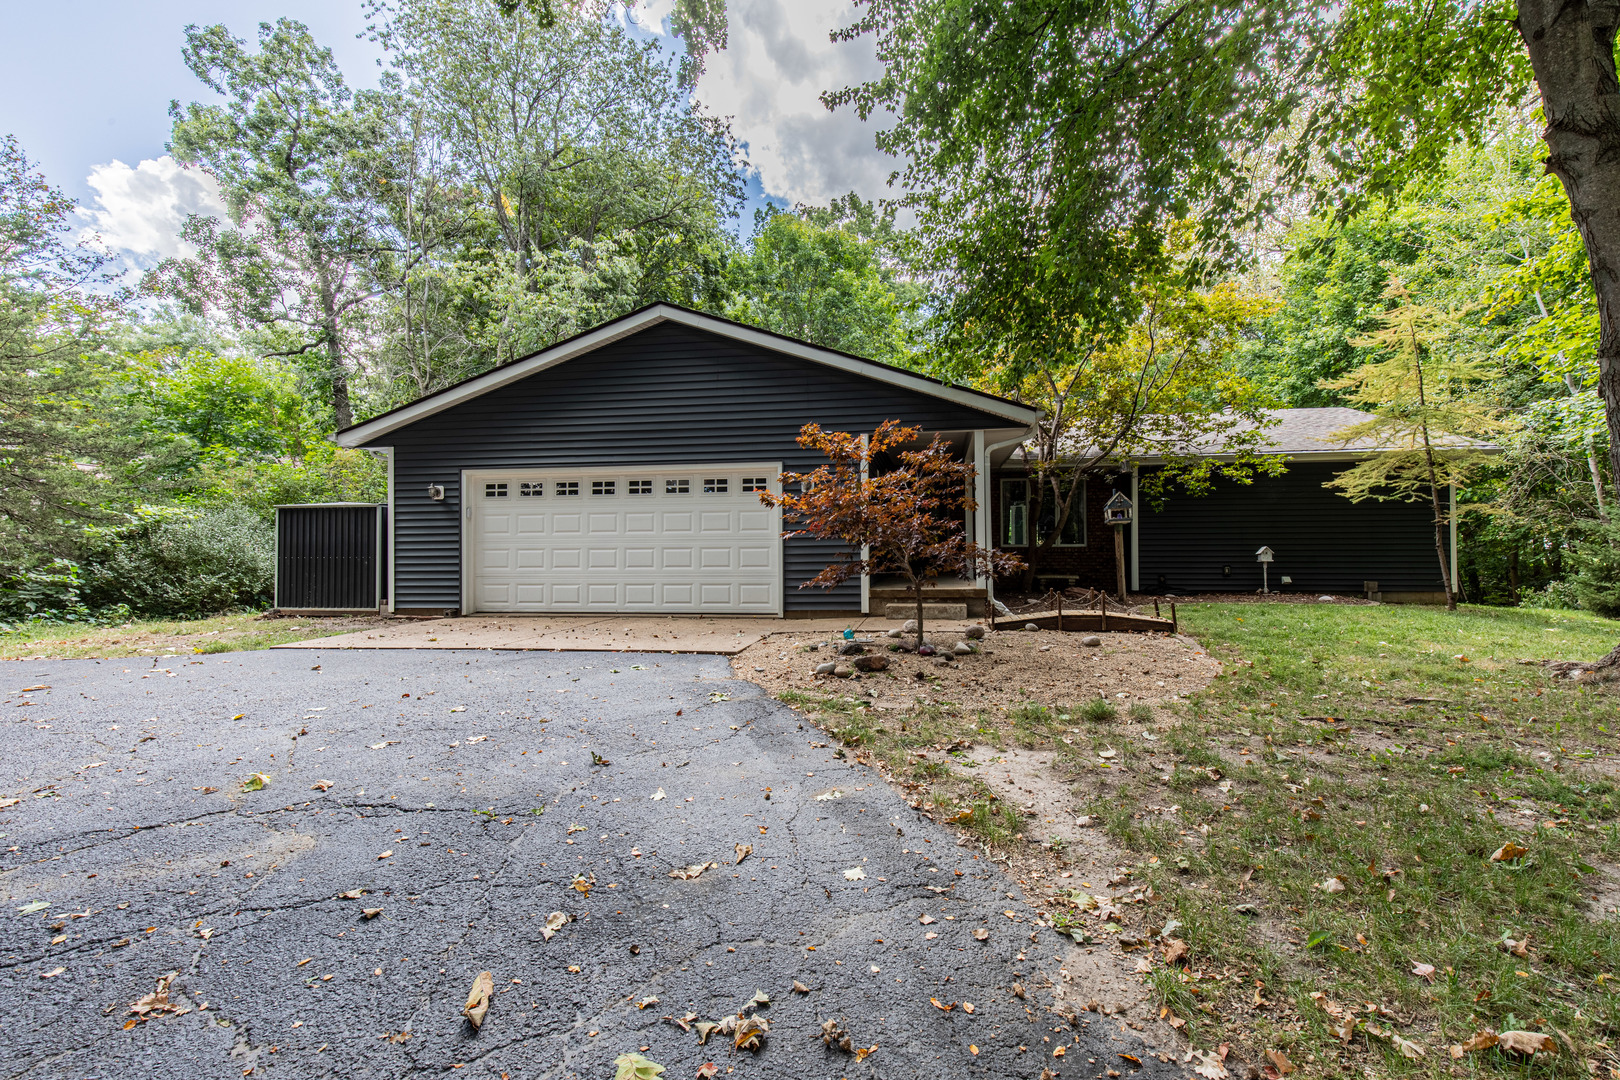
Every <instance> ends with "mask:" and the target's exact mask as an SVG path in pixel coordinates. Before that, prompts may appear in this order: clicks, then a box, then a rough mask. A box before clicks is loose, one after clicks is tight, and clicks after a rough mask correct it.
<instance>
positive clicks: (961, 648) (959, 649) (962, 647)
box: [951, 641, 979, 656]
mask: <svg viewBox="0 0 1620 1080" xmlns="http://www.w3.org/2000/svg"><path fill="white" fill-rule="evenodd" d="M978 651H979V650H978V649H975V648H974V647H973V646H972V645H969V644H968V643H967V642H965V641H958V642H957V643H956V644H955V645H952V646H951V652H953V653H955V654H956V655H957V656H972V655H973V654H974V653H976V652H978Z"/></svg>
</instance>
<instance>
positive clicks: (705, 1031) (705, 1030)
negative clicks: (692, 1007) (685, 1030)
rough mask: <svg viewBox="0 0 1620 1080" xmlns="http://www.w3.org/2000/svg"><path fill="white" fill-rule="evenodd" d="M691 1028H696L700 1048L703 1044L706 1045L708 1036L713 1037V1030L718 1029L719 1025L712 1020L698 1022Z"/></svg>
mask: <svg viewBox="0 0 1620 1080" xmlns="http://www.w3.org/2000/svg"><path fill="white" fill-rule="evenodd" d="M692 1026H693V1027H695V1028H697V1033H698V1045H699V1046H702V1045H703V1044H705V1043H707V1042H708V1041H709V1036H710V1035H713V1034H714V1032H715V1029H716V1028H718V1027H719V1026H720V1025H719V1024H717V1023H715V1022H714V1021H713V1020H699V1021H698V1022H697V1023H695V1024H693V1025H692Z"/></svg>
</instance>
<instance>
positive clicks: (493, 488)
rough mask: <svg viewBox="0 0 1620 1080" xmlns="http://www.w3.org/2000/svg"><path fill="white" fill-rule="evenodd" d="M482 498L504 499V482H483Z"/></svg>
mask: <svg viewBox="0 0 1620 1080" xmlns="http://www.w3.org/2000/svg"><path fill="white" fill-rule="evenodd" d="M484 498H486V499H504V498H506V485H505V484H485V485H484Z"/></svg>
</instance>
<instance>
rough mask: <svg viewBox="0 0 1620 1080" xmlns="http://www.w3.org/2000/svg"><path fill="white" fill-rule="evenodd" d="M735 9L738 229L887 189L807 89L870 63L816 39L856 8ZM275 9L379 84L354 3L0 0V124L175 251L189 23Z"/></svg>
mask: <svg viewBox="0 0 1620 1080" xmlns="http://www.w3.org/2000/svg"><path fill="white" fill-rule="evenodd" d="M668 8H669V0H642V2H641V3H640V5H639V6H638V7H637V8H636V9H635V10H634V11H633V13H632V14H633V18H634V19H635V21H636V22H637V23H639V24H640V26H639V27H638V29H640V30H641V31H642V32H644V33H650V34H658V33H659V31H660V30H661V29H662V27H663V23H662V18H661V17H662V16H664V15H667V12H668ZM730 9H731V10H730V13H729V14H730V20H731V35H730V37H731V44H730V47H729V48H728V49H727V51H726V52H725V53H724V54H722V55H721V56H718V57H715V58H712V59H711V61H710V63H709V68H708V72H707V73H706V74H705V76H704V79H703V81H702V82H701V83H700V84H699V86H698V98H699V99H700V100H701V101H703V102H704V104H705V105H706V106H707V107H709V108H711V109H712V110H713V111H715V112H717V113H720V114H722V115H726V116H730V117H731V118H732V130H733V132H734V133H735V134H736V135H737V137H738V138H739V139H741V140H743V141H744V143H745V144H746V145H747V149H748V157H749V161H750V163H751V165H752V166H753V167H754V170H755V171H754V172H753V174H752V175H751V176H750V180H749V194H750V200H749V206H748V207H746V208H745V209H744V211H743V214H742V216H741V218H740V219H739V221H738V223H737V226H738V228H739V229H740V230H741V231H742V232H744V233H746V232H747V230H748V228H749V227H750V225H751V221H752V208H753V206H756V205H761V204H762V202H763V200H764V199H765V198H767V197H769V198H770V199H771V200H772V201H775V202H778V203H786V204H791V203H794V202H801V201H802V202H812V203H817V202H826V201H827V200H828V199H831V198H833V197H836V196H838V195H841V194H844V193H845V192H848V191H851V190H856V191H860V192H861V193H862V194H863V195H865V196H867V197H872V196H878V195H882V194H884V193H885V191H886V189H885V187H884V178H885V177H886V176H887V174H888V172H889V171H890V170H891V169H892V168H893V163H892V161H891V160H890V159H888V158H886V157H884V156H883V155H881V154H879V153H877V151H876V150H875V149H873V145H872V135H873V132H872V129H871V128H870V127H869V126H868V125H865V124H862V123H860V122H859V121H858V120H856V119H855V118H854V117H853V116H852V115H849V114H848V113H843V114H829V113H827V112H826V110H825V109H823V108H821V106H820V105H819V104H818V103H817V102H816V95H817V94H818V93H819V92H820V91H822V90H825V89H830V88H834V87H837V86H842V85H845V84H847V83H849V82H853V81H857V80H859V79H863V78H866V77H869V76H870V75H871V74H872V73H873V72H874V71H875V70H876V61H875V59H873V57H872V55H871V49H870V46H869V45H865V44H856V45H833V44H831V43H830V42H829V41H828V39H827V33H828V31H829V30H831V29H833V28H834V27H836V26H839V25H843V24H845V23H847V22H849V21H850V20H851V19H852V18H853V15H854V8H853V5H852V4H851V3H849V0H757V2H748V0H732V3H731V4H730ZM283 16H286V17H289V18H294V19H297V20H299V21H301V22H303V23H305V24H307V25H308V26H309V27H310V29H311V30H312V31H313V32H314V34H315V36H316V38H317V40H319V41H321V42H322V43H323V44H325V45H328V46H330V47H331V48H332V50H333V52H334V54H335V55H336V56H337V59H338V62H339V64H340V65H341V66H342V68H343V71H344V74H345V76H346V77H347V78H348V80H349V81H350V83H351V84H352V85H356V86H366V85H372V84H374V83H375V81H376V73H377V70H378V68H377V60H378V58H379V56H380V53H379V51H378V49H377V48H376V46H374V45H373V44H371V43H370V42H368V41H366V40H364V39H363V38H360V37H357V35H360V34H361V33H362V32H363V31H364V29H365V25H366V18H365V14H364V11H363V9H362V7H361V4H360V2H359V0H332V2H326V3H318V2H314V0H214V2H211V3H204V2H201V0H137V2H134V3H130V2H128V0H125V2H122V3H111V2H108V0H84V2H81V3H79V4H76V5H74V6H73V7H72V8H70V9H69V8H62V7H58V6H57V5H55V4H51V3H40V2H38V0H34V2H21V0H0V25H3V26H4V27H5V32H6V35H7V37H8V38H9V39H10V44H11V46H12V47H11V48H9V49H8V50H7V54H8V55H7V63H6V64H5V65H3V66H0V134H12V135H15V136H17V138H18V139H19V140H20V141H21V142H22V145H23V148H24V149H25V150H26V151H27V153H28V155H29V156H30V157H31V158H33V159H34V160H35V161H36V162H38V164H39V166H40V168H41V169H42V170H43V171H44V173H45V175H46V176H47V178H49V180H50V181H51V182H52V183H53V184H55V185H56V186H58V187H61V188H63V189H64V190H65V191H67V192H68V193H69V194H70V195H72V196H74V197H75V198H76V199H78V200H79V202H80V205H81V207H83V208H84V210H85V213H86V216H87V220H88V221H89V222H90V223H91V224H92V225H93V226H95V227H97V228H99V229H100V230H101V232H102V233H103V235H104V236H107V238H108V239H109V241H110V242H111V243H112V244H113V245H114V246H117V247H121V248H123V249H124V250H126V251H127V252H128V253H129V254H130V255H131V256H132V257H135V258H136V259H137V260H138V261H147V260H149V259H152V258H156V257H160V256H162V255H166V254H172V253H173V249H172V248H173V245H172V234H173V232H174V230H175V228H177V227H178V222H179V221H180V220H182V219H183V216H184V214H185V213H186V212H190V211H195V210H206V209H209V208H210V207H211V203H210V199H211V195H210V193H209V190H208V188H207V187H206V183H205V182H204V181H201V180H199V179H198V178H196V177H195V176H192V175H190V174H185V173H182V172H181V171H180V170H178V169H176V168H174V167H173V165H172V163H168V164H165V162H164V144H165V143H166V142H167V140H168V135H169V118H168V108H169V102H170V101H171V100H173V99H176V98H178V99H179V100H181V101H191V100H197V99H200V98H203V97H204V96H205V95H206V93H207V91H206V88H205V87H203V86H202V84H200V83H199V82H198V81H197V80H196V79H195V77H193V76H192V74H191V72H190V71H189V70H187V68H186V66H185V63H184V62H183V61H182V60H181V57H180V48H181V44H182V42H183V39H184V28H185V26H186V25H187V24H188V23H198V24H203V25H207V24H210V23H217V22H222V23H224V24H225V25H226V26H228V27H229V28H230V29H231V31H232V32H233V33H235V34H236V35H237V36H239V37H246V38H251V37H252V36H253V31H254V27H255V26H256V25H257V24H258V23H260V22H273V21H275V20H276V19H277V18H280V17H283ZM665 40H666V41H667V40H668V39H667V38H666V39H665ZM114 162H120V163H122V166H123V167H122V168H117V167H114V166H113V163H114Z"/></svg>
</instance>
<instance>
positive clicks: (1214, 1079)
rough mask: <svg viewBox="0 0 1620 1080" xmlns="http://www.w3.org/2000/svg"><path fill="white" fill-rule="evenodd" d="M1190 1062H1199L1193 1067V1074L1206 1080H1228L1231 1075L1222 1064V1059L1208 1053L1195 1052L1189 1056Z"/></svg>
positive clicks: (1203, 1051) (1202, 1051)
mask: <svg viewBox="0 0 1620 1080" xmlns="http://www.w3.org/2000/svg"><path fill="white" fill-rule="evenodd" d="M1188 1060H1192V1061H1197V1062H1198V1064H1196V1065H1194V1066H1193V1072H1195V1073H1197V1074H1198V1075H1199V1076H1202V1077H1204V1078H1205V1080H1226V1078H1227V1076H1228V1075H1229V1074H1228V1073H1227V1071H1226V1066H1225V1065H1223V1064H1221V1059H1220V1057H1219V1056H1217V1055H1216V1054H1213V1053H1210V1052H1208V1051H1205V1050H1194V1051H1192V1053H1191V1054H1190V1055H1189V1057H1188Z"/></svg>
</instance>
